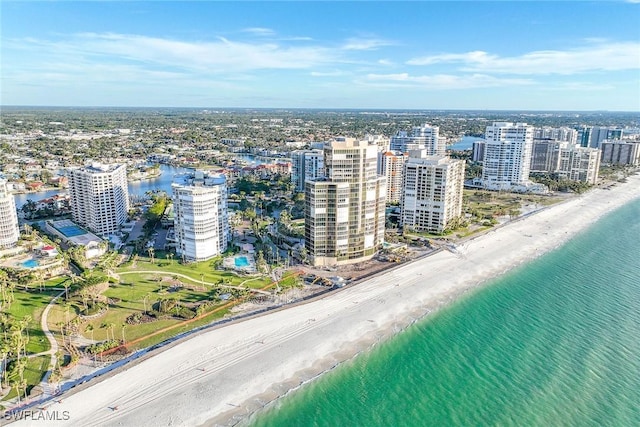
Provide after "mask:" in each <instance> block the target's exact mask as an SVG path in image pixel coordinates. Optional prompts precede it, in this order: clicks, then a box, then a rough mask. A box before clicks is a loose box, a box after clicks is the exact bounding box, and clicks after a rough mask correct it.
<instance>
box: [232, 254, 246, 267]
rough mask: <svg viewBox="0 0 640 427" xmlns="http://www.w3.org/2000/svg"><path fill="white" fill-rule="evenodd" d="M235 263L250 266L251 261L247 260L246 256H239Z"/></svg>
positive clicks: (239, 265)
mask: <svg viewBox="0 0 640 427" xmlns="http://www.w3.org/2000/svg"><path fill="white" fill-rule="evenodd" d="M234 263H235V264H236V267H248V266H249V261H248V260H247V257H246V256H237V257H235V258H234Z"/></svg>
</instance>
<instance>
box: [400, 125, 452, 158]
mask: <svg viewBox="0 0 640 427" xmlns="http://www.w3.org/2000/svg"><path fill="white" fill-rule="evenodd" d="M439 133H440V128H439V127H438V126H429V125H428V124H424V125H422V126H414V127H413V128H412V129H411V132H410V133H407V132H406V131H398V132H397V133H396V134H395V135H394V136H392V137H391V143H390V147H389V149H390V150H391V151H399V152H401V153H408V152H409V151H411V150H422V149H425V150H427V155H429V156H432V155H439V156H441V155H444V154H445V152H446V144H445V141H444V138H441V137H440V136H439Z"/></svg>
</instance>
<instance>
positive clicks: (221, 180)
mask: <svg viewBox="0 0 640 427" xmlns="http://www.w3.org/2000/svg"><path fill="white" fill-rule="evenodd" d="M171 188H172V190H173V212H174V215H175V219H174V227H175V239H176V253H177V255H178V256H179V257H181V258H182V259H183V260H185V261H204V260H207V259H210V258H213V257H215V256H217V255H220V254H221V253H222V252H224V251H225V250H227V244H228V243H229V238H230V233H229V219H228V214H227V181H226V178H225V176H224V175H217V174H209V173H207V172H204V171H195V172H193V173H190V174H186V175H183V176H179V177H177V178H176V180H175V182H174V183H173V184H171Z"/></svg>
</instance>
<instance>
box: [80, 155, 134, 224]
mask: <svg viewBox="0 0 640 427" xmlns="http://www.w3.org/2000/svg"><path fill="white" fill-rule="evenodd" d="M69 196H70V198H71V214H72V216H73V221H74V222H75V223H77V224H79V225H81V226H84V227H87V228H88V229H89V230H91V231H92V232H94V233H96V234H98V235H102V236H104V235H107V234H110V233H113V232H115V231H117V230H118V227H119V226H120V225H121V224H122V223H123V222H125V221H126V220H127V216H128V212H129V189H128V186H127V168H126V166H125V165H123V164H110V165H107V164H101V163H92V164H91V165H87V166H85V167H83V168H79V169H73V170H71V171H70V172H69Z"/></svg>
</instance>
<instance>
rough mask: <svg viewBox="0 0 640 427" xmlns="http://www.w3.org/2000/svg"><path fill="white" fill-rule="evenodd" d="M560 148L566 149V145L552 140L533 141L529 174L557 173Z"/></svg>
mask: <svg viewBox="0 0 640 427" xmlns="http://www.w3.org/2000/svg"><path fill="white" fill-rule="evenodd" d="M561 147H566V144H564V143H562V142H559V141H556V140H553V139H535V140H534V141H533V149H532V152H531V168H530V172H543V173H553V172H555V171H557V170H558V167H559V161H560V158H559V153H560V148H561Z"/></svg>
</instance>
